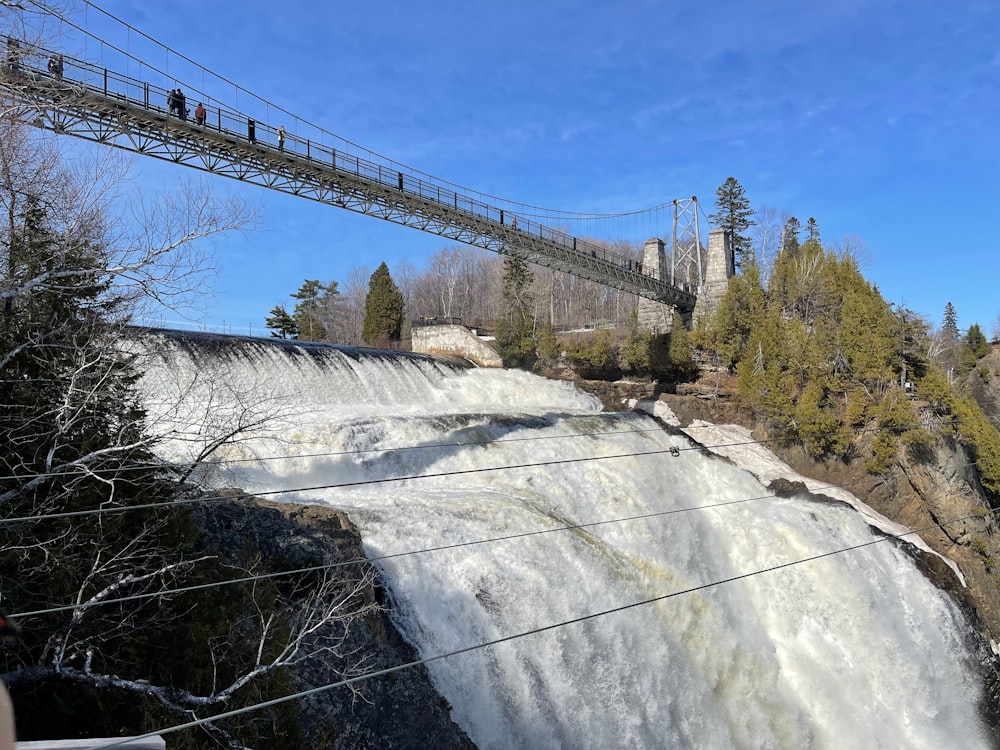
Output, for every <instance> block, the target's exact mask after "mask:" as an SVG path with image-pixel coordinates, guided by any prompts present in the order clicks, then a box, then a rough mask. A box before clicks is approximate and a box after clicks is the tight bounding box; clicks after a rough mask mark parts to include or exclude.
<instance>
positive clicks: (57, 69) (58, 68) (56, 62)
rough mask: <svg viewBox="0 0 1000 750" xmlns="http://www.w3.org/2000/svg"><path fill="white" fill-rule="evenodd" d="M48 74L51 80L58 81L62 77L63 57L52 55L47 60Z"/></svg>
mask: <svg viewBox="0 0 1000 750" xmlns="http://www.w3.org/2000/svg"><path fill="white" fill-rule="evenodd" d="M49 73H50V74H51V75H52V77H53V78H55V79H56V80H59V79H61V78H62V75H63V57H62V55H52V56H51V57H50V58H49Z"/></svg>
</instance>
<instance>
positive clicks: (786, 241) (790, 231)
mask: <svg viewBox="0 0 1000 750" xmlns="http://www.w3.org/2000/svg"><path fill="white" fill-rule="evenodd" d="M801 231H802V225H801V224H799V220H798V219H796V218H795V217H794V216H793V217H792V218H790V219H789V220H788V221H786V222H785V226H784V228H783V229H782V230H781V252H782V253H788V254H789V255H795V254H796V253H797V252H798V251H799V232H801Z"/></svg>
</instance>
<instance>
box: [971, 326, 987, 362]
mask: <svg viewBox="0 0 1000 750" xmlns="http://www.w3.org/2000/svg"><path fill="white" fill-rule="evenodd" d="M965 345H966V346H968V347H969V350H970V351H971V352H972V356H973V357H975V358H976V359H979V358H980V357H985V356H986V355H987V354H989V353H990V344H989V342H988V341H987V340H986V334H984V333H983V330H982V329H981V328H980V327H979V324H978V323H973V324H972V325H971V326H969V330H968V331H967V332H966V334H965Z"/></svg>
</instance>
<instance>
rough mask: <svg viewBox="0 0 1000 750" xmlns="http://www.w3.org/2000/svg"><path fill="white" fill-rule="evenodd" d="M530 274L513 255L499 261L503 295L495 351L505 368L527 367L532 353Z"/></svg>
mask: <svg viewBox="0 0 1000 750" xmlns="http://www.w3.org/2000/svg"><path fill="white" fill-rule="evenodd" d="M533 280H534V274H532V273H531V269H530V268H528V264H527V262H526V261H524V260H522V259H521V258H518V257H516V256H513V255H506V256H504V259H503V294H502V303H503V309H502V310H501V317H500V320H499V321H498V322H497V336H496V342H497V349H498V350H499V353H500V356H501V358H502V359H503V362H504V365H505V366H506V367H520V366H523V365H526V364H528V362H529V360H530V358H531V355H532V353H533V352H534V350H535V343H534V331H535V319H534V315H533V313H532V310H533V309H534V304H533V299H532V296H531V293H530V291H529V290H530V287H531V282H532V281H533Z"/></svg>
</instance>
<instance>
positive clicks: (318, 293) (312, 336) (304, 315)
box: [292, 279, 336, 341]
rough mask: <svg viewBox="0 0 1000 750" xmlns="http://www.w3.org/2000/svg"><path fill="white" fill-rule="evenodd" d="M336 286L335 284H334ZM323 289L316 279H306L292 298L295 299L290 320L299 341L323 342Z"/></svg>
mask: <svg viewBox="0 0 1000 750" xmlns="http://www.w3.org/2000/svg"><path fill="white" fill-rule="evenodd" d="M334 284H336V282H334ZM324 293H325V289H324V287H323V286H322V285H321V284H320V283H319V281H318V280H317V279H306V280H305V282H304V283H303V284H302V286H301V287H299V291H297V292H295V293H294V294H293V295H292V297H293V298H294V299H297V300H298V302H297V303H296V304H295V310H294V311H293V312H292V318H293V319H294V320H295V327H296V329H297V330H298V334H297V335H296V337H295V338H297V339H299V340H300V341H324V340H325V338H326V328H325V326H324V325H323V295H324Z"/></svg>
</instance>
